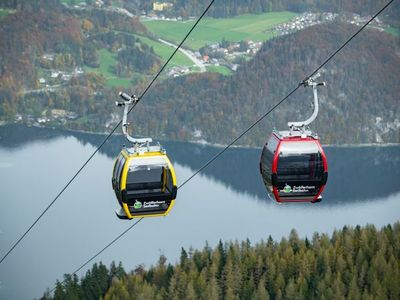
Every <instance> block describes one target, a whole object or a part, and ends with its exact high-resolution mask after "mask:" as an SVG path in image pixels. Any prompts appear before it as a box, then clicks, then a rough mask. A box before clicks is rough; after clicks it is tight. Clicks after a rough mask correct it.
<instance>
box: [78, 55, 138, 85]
mask: <svg viewBox="0 0 400 300" xmlns="http://www.w3.org/2000/svg"><path fill="white" fill-rule="evenodd" d="M99 62H100V66H99V67H98V68H89V67H86V68H85V69H86V71H88V72H94V73H99V74H102V75H103V76H104V77H105V78H106V80H107V85H108V86H121V87H129V86H130V85H132V84H131V79H130V78H121V77H118V76H117V75H115V74H114V73H113V67H114V66H115V65H116V63H117V61H116V59H115V54H113V53H111V52H110V51H108V50H107V49H101V50H100V51H99Z"/></svg>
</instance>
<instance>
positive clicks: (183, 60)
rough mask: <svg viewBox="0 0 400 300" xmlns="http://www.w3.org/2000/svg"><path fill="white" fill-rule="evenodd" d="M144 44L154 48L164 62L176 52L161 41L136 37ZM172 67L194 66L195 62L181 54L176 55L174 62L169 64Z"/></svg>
mask: <svg viewBox="0 0 400 300" xmlns="http://www.w3.org/2000/svg"><path fill="white" fill-rule="evenodd" d="M136 37H138V38H139V39H140V40H141V41H142V42H143V43H145V44H147V45H149V46H150V47H153V50H154V52H155V53H156V54H157V55H158V56H159V57H160V58H161V60H162V61H163V62H166V61H167V60H168V58H169V57H170V56H171V54H172V52H174V50H175V49H174V48H172V47H170V46H167V45H165V44H163V43H161V42H159V41H155V40H152V39H149V38H148V37H144V36H141V35H136ZM169 65H170V66H188V67H189V66H192V65H193V62H192V61H191V60H190V59H189V58H188V57H187V56H186V55H184V54H182V53H181V52H179V51H178V52H177V53H175V55H174V57H173V58H172V60H171V61H170V62H169Z"/></svg>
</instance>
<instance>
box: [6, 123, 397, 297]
mask: <svg viewBox="0 0 400 300" xmlns="http://www.w3.org/2000/svg"><path fill="white" fill-rule="evenodd" d="M103 139H104V136H102V135H91V134H81V133H67V132H61V131H55V130H48V129H37V128H27V127H22V126H6V127H0V256H1V257H2V256H3V255H4V254H5V253H6V252H7V251H8V249H9V248H10V246H11V245H12V244H13V243H14V242H15V241H16V239H17V238H18V237H20V235H21V234H22V233H23V232H24V231H25V230H26V229H27V227H28V226H29V225H30V224H31V223H32V222H33V220H34V219H35V218H36V217H37V216H38V215H39V214H40V213H41V212H42V211H43V209H44V208H45V207H46V206H47V205H48V204H49V203H50V202H51V201H52V200H53V199H54V197H55V196H56V195H57V194H58V192H59V191H60V190H61V188H62V187H63V186H64V185H65V184H66V182H67V181H68V180H69V179H70V178H71V177H72V176H73V175H74V173H75V172H76V170H77V169H78V168H79V167H80V166H81V165H82V164H83V162H84V161H85V160H86V159H87V158H88V157H89V155H90V154H91V153H92V152H93V151H94V150H95V148H96V147H97V145H99V144H100V143H101V141H102V140H103ZM123 143H124V139H123V138H122V137H112V138H111V139H110V141H109V142H108V143H107V144H106V145H105V146H104V148H103V149H102V150H101V151H100V153H98V154H97V155H96V156H95V157H94V159H93V160H92V161H91V162H90V163H89V165H88V166H87V167H86V168H85V169H84V170H83V171H82V173H81V174H80V175H79V176H78V178H77V179H76V180H75V181H74V182H73V184H72V185H71V186H70V187H69V188H68V189H67V190H66V191H65V193H64V194H63V195H62V196H61V197H60V198H59V200H58V201H57V202H56V203H55V204H54V205H53V206H52V207H51V209H50V210H49V211H48V213H47V214H46V215H45V216H44V217H43V219H41V220H40V221H39V223H38V224H37V225H36V227H35V228H34V229H33V230H32V231H31V232H30V233H29V235H28V236H27V237H26V238H25V239H24V240H23V241H22V242H21V244H20V245H19V246H18V247H17V248H15V251H14V252H13V253H12V254H11V255H10V256H9V257H7V259H6V260H5V261H4V262H3V263H2V264H1V265H0V299H33V298H35V297H40V296H42V294H43V292H44V290H45V289H46V288H47V287H50V288H53V287H54V283H55V280H56V279H62V276H63V274H64V273H71V272H73V271H74V270H75V269H77V268H78V267H79V266H80V265H81V264H82V263H84V262H85V261H86V260H87V259H89V258H90V257H91V256H92V255H94V254H95V253H97V252H98V251H99V250H100V249H102V248H103V247H104V246H105V245H106V244H108V243H109V242H110V241H111V240H113V239H114V238H115V237H116V236H117V235H118V234H120V233H121V232H122V231H124V230H125V229H126V228H127V227H129V226H130V225H131V224H132V223H131V222H132V221H122V220H119V219H117V217H116V216H115V214H114V210H115V209H116V208H117V201H116V199H115V196H114V193H113V190H112V188H111V172H112V167H113V163H114V157H115V156H116V155H117V154H118V152H119V150H120V147H121V145H122V144H123ZM162 144H163V146H164V147H165V148H166V149H167V152H168V154H169V156H170V158H171V160H172V161H173V163H174V166H175V169H176V173H177V177H178V184H179V183H182V182H183V181H184V180H185V179H186V178H188V177H189V176H190V175H191V174H192V173H193V172H195V171H196V170H197V169H198V168H199V167H201V166H202V165H203V164H204V163H205V162H206V161H208V160H209V159H210V157H212V155H214V154H215V153H217V152H218V151H219V150H220V148H216V147H210V146H203V145H196V144H190V143H183V142H163V143H162ZM326 154H327V157H328V161H329V179H328V186H327V187H326V189H325V191H324V194H323V196H324V199H323V201H322V202H321V203H319V204H287V205H277V204H275V203H273V202H272V201H271V200H270V199H269V198H268V197H267V195H266V193H265V189H264V186H263V184H262V180H261V178H260V176H259V173H258V160H259V156H260V149H246V148H233V149H230V150H228V151H227V152H226V153H225V154H223V155H222V156H221V157H220V158H219V159H218V160H217V161H215V163H214V164H212V165H210V166H209V167H208V168H207V169H205V170H204V172H202V173H201V174H199V175H198V176H196V177H195V178H194V179H193V180H191V181H190V182H188V183H187V184H186V185H185V186H184V187H182V188H181V189H180V190H179V191H178V198H177V201H176V205H175V206H174V208H173V210H172V211H171V213H170V215H169V216H167V217H163V218H150V219H144V220H142V221H141V222H140V223H139V224H138V225H137V226H136V227H134V228H133V229H132V230H131V231H130V232H128V233H127V234H126V235H125V236H124V237H123V238H121V239H120V240H119V241H118V242H116V243H115V244H114V245H113V246H112V247H111V248H109V249H107V250H106V251H105V252H104V253H103V254H101V255H100V256H99V257H98V258H97V259H96V260H95V261H102V262H103V263H105V264H106V265H109V264H110V263H111V261H113V260H114V261H117V262H118V261H122V263H123V265H124V267H125V269H126V270H132V269H133V268H134V267H135V266H136V265H138V264H142V263H144V264H145V265H146V266H147V267H148V266H150V265H152V264H155V263H156V262H157V259H158V257H159V255H160V254H164V255H166V256H167V257H168V260H169V262H171V263H174V262H176V261H177V259H178V257H179V255H180V249H181V247H185V248H189V247H190V246H192V247H193V248H202V247H203V246H204V245H205V242H206V241H208V243H209V244H210V246H212V247H214V246H215V245H216V244H217V243H218V241H219V240H220V239H221V240H222V241H228V240H236V239H237V240H244V239H246V238H249V239H250V241H251V242H252V243H253V244H254V243H256V242H259V241H260V240H261V239H267V238H268V236H269V235H271V236H272V237H273V238H275V239H280V238H281V237H283V236H287V235H288V234H289V232H290V230H291V229H292V228H295V229H296V230H297V232H298V233H299V235H300V236H302V237H304V236H309V237H310V236H312V234H313V233H314V232H315V231H318V232H326V233H331V232H332V231H333V230H334V229H340V228H342V227H343V226H344V225H357V224H359V225H365V224H367V223H370V224H375V225H376V226H377V227H380V226H382V225H386V224H389V223H394V222H396V221H398V220H400V146H398V145H397V146H384V147H375V146H369V147H326ZM95 261H94V262H95ZM94 262H93V263H94ZM89 267H90V266H89ZM86 270H87V269H84V270H82V271H81V272H80V273H79V274H78V275H82V274H84V273H85V272H86Z"/></svg>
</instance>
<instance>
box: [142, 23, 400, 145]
mask: <svg viewBox="0 0 400 300" xmlns="http://www.w3.org/2000/svg"><path fill="white" fill-rule="evenodd" d="M357 29H358V28H357V27H356V26H352V25H348V24H341V23H332V24H326V25H320V26H314V27H310V28H308V29H306V30H303V31H300V32H297V33H295V34H292V35H290V36H285V37H280V38H276V39H274V40H271V41H268V42H266V43H265V44H264V45H263V47H262V49H261V50H260V51H259V52H258V54H257V55H256V57H255V58H254V59H253V60H251V61H249V62H248V63H246V64H244V65H242V66H241V67H240V68H239V69H238V71H237V72H236V73H235V74H233V75H232V76H230V77H223V76H219V75H217V74H204V75H193V76H187V77H182V78H178V79H175V80H168V81H164V82H163V83H161V84H158V85H157V86H156V87H154V88H153V89H152V90H151V91H150V93H149V95H147V97H146V100H145V101H143V103H142V104H141V106H140V107H138V109H137V110H136V111H135V113H134V116H135V118H136V119H137V122H138V124H139V127H140V128H141V133H143V134H148V133H153V134H155V135H157V136H160V135H162V134H165V135H166V136H169V137H171V138H174V139H194V137H193V132H194V131H195V129H198V130H201V132H202V136H201V138H203V139H205V140H207V141H211V142H216V143H227V142H229V141H230V140H232V139H233V138H234V137H235V136H237V135H238V134H239V133H240V132H241V131H242V130H244V129H245V128H247V127H248V126H249V125H251V124H252V123H253V122H254V121H255V120H256V119H257V118H258V117H259V116H261V115H262V114H263V113H264V112H266V111H268V110H269V108H271V107H272V106H273V105H274V104H275V103H277V102H278V101H279V100H280V99H281V98H283V97H284V96H285V95H286V94H287V93H288V92H289V91H290V90H292V89H293V88H295V87H296V86H297V84H298V83H299V82H301V80H303V79H304V78H305V77H306V76H307V75H309V74H310V73H311V72H312V71H313V70H314V69H315V68H316V67H317V66H319V65H320V64H321V63H322V62H323V61H324V60H325V59H326V58H327V57H328V56H329V55H330V54H331V53H333V52H334V51H335V50H336V49H337V48H338V47H339V46H340V45H341V44H342V43H343V42H344V41H345V40H346V39H347V38H348V37H349V36H351V34H353V33H354V32H356V31H357ZM398 53H399V38H396V37H393V36H390V35H388V34H385V33H383V32H379V31H376V30H371V29H367V30H365V31H364V32H362V34H360V35H359V36H358V37H357V38H356V39H354V40H353V41H352V43H351V44H349V45H348V46H347V47H346V48H345V49H343V51H342V52H341V53H339V55H337V56H336V57H335V58H334V59H333V60H332V61H331V62H330V63H329V64H327V65H326V66H325V67H324V68H323V69H322V70H321V72H320V73H321V78H320V80H323V81H326V82H327V87H326V88H325V87H322V88H320V89H319V95H320V100H321V101H320V102H321V103H320V113H319V115H318V118H317V120H316V122H315V123H314V124H313V125H312V127H313V128H314V129H315V130H317V131H318V132H319V134H320V135H321V137H322V141H323V142H324V143H366V142H379V141H386V142H389V141H390V142H399V141H400V137H399V126H400V122H399V121H400V120H399V108H400V106H399V97H398V95H399V93H400V86H399V85H398V78H400V77H399V76H400V56H399V54H398ZM311 103H312V90H311V89H303V88H302V89H301V90H299V91H298V92H297V93H296V94H294V95H293V96H292V97H291V98H289V99H288V100H287V101H286V102H285V103H284V104H283V105H281V106H280V107H279V108H278V109H277V110H276V111H275V112H274V113H273V114H271V115H270V116H269V117H268V118H267V119H266V121H265V122H262V123H261V124H260V125H258V126H257V127H255V128H254V129H253V130H252V131H251V132H250V133H249V134H247V135H246V136H245V137H243V139H242V140H241V142H240V143H242V144H253V145H254V144H258V145H260V144H261V143H262V142H263V140H264V139H266V137H267V135H268V134H269V132H270V131H271V130H272V129H273V128H274V127H275V128H277V129H282V128H283V129H284V128H286V127H287V126H286V122H287V121H296V120H299V119H302V118H304V119H305V118H307V117H308V116H309V115H310V114H311V112H312V108H311ZM144 116H145V118H144ZM142 124H143V125H142Z"/></svg>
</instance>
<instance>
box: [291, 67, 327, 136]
mask: <svg viewBox="0 0 400 300" xmlns="http://www.w3.org/2000/svg"><path fill="white" fill-rule="evenodd" d="M319 76H320V74H319V73H317V74H315V75H314V76H312V77H308V78H306V79H304V80H303V81H302V82H301V85H303V86H304V87H312V89H313V94H314V111H313V113H312V115H311V116H310V117H309V118H308V119H307V120H305V121H300V122H288V126H289V128H290V130H296V129H297V130H305V128H306V126H308V125H310V124H311V123H312V122H313V121H314V120H315V119H316V118H317V115H318V110H319V105H318V93H317V86H326V83H325V82H315V80H316V79H317V78H318V77H319Z"/></svg>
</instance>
